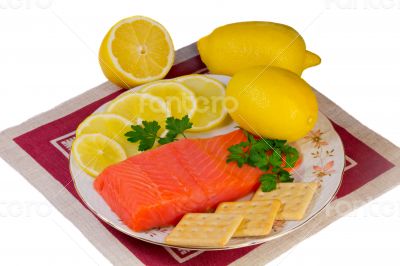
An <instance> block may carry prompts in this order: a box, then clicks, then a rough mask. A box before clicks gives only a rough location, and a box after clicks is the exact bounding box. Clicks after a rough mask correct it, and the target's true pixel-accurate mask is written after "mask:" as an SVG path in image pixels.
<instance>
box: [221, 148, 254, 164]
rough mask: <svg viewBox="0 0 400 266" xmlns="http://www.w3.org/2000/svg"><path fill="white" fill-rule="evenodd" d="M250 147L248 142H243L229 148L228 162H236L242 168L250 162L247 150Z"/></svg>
mask: <svg viewBox="0 0 400 266" xmlns="http://www.w3.org/2000/svg"><path fill="white" fill-rule="evenodd" d="M247 146H248V143H247V142H241V143H239V144H236V145H233V146H231V147H229V148H228V151H229V152H230V154H229V155H228V158H227V160H226V162H228V163H229V162H236V163H237V165H238V166H239V167H242V166H243V165H244V164H245V163H247V161H248V157H249V155H248V153H247V152H246V151H245V148H246V147H247Z"/></svg>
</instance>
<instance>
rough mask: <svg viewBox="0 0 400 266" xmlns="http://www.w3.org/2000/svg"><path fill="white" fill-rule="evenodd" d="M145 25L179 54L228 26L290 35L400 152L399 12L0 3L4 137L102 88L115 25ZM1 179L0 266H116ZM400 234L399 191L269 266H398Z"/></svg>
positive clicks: (387, 6)
mask: <svg viewBox="0 0 400 266" xmlns="http://www.w3.org/2000/svg"><path fill="white" fill-rule="evenodd" d="M137 14H140V15H146V16H149V17H152V18H154V19H156V20H158V21H159V22H161V23H162V24H163V25H164V26H165V27H166V28H167V29H168V30H169V32H170V34H171V36H172V38H173V40H174V43H175V47H176V48H180V47H182V46H185V45H187V44H189V43H192V42H193V41H195V40H197V39H198V38H200V37H201V36H203V35H205V34H208V33H209V32H210V31H211V30H212V29H213V28H215V27H217V26H220V25H222V24H226V23H228V22H233V21H242V20H268V21H275V22H281V23H285V24H289V25H291V26H293V27H294V28H296V29H297V30H298V31H299V32H300V33H301V34H302V35H303V37H304V38H305V40H306V43H307V46H308V49H309V50H311V51H313V52H315V53H317V54H319V55H320V56H321V57H322V64H321V65H320V66H318V67H316V68H312V69H309V70H306V71H305V73H304V75H303V77H304V78H305V79H306V80H307V81H308V82H309V83H310V84H311V85H313V86H314V87H315V88H317V89H318V90H319V91H321V92H322V93H324V94H325V95H327V96H328V97H329V98H331V99H332V100H334V101H335V102H336V103H337V104H339V105H340V106H342V107H343V108H344V109H345V110H346V111H347V112H349V113H351V114H352V115H353V116H355V117H356V118H357V119H359V120H360V121H361V122H362V123H364V124H366V125H367V126H368V127H370V128H372V129H373V130H374V131H376V132H378V133H380V134H381V135H383V136H384V137H386V138H387V139H389V140H391V141H392V142H394V143H395V144H396V145H398V146H399V145H400V125H399V120H400V119H399V115H400V111H399V110H400V107H399V106H400V93H399V90H400V86H399V85H400V84H399V74H400V73H399V72H400V48H399V47H400V30H399V25H400V0H315V1H311V0H309V1H298V0H293V1H285V0H280V1H265V0H264V1H250V0H246V1H243V0H242V1H233V0H229V1H221V0H219V1H206V0H202V1H172V0H169V1H148V0H147V1H134V0H118V1H111V0H108V1H99V0H86V1H77V0H69V1H60V0H0V32H1V39H0V90H1V91H0V95H1V96H0V114H1V115H0V128H1V129H5V128H7V127H10V126H13V125H16V124H18V123H21V122H23V121H24V120H26V119H28V118H30V117H31V116H33V115H35V114H38V113H40V112H44V111H46V110H48V109H50V108H52V107H53V106H55V105H57V104H59V103H61V102H63V101H65V100H67V99H69V98H71V97H73V96H76V95H78V94H80V93H82V92H84V91H85V90H87V89H89V88H92V87H94V86H96V85H98V84H100V83H102V82H104V81H105V78H104V77H103V75H102V72H101V70H100V67H99V66H98V62H97V50H98V48H99V45H100V42H101V40H102V38H103V35H104V34H105V33H106V31H107V30H108V29H109V27H111V26H112V25H113V24H114V23H115V22H117V21H118V20H119V19H122V18H124V17H127V16H131V15H137ZM371 163H373V162H371ZM0 171H1V174H0V181H1V185H0V264H2V265H17V264H18V265H22V264H30V265H56V264H57V265H59V264H61V265H70V264H75V265H80V264H82V265H96V264H101V265H107V264H109V262H108V261H107V259H105V258H104V257H103V256H102V255H101V254H100V253H99V252H98V251H97V250H96V249H95V248H94V247H93V246H92V245H91V244H90V243H89V242H88V240H86V238H85V237H84V236H83V235H82V234H81V233H80V232H79V231H78V230H77V229H76V228H75V227H74V226H73V225H72V224H71V223H70V222H69V221H68V220H66V219H65V218H64V217H63V216H62V215H61V214H60V213H59V212H58V211H57V210H56V209H55V208H54V207H52V206H51V205H50V203H48V201H47V200H46V199H45V198H44V197H43V196H42V195H41V194H40V193H39V192H38V191H36V190H35V189H34V188H33V187H32V186H31V185H30V184H28V183H27V182H26V181H25V179H24V178H22V177H21V176H20V175H19V174H18V173H17V172H16V171H15V170H13V169H12V168H11V167H9V166H8V165H7V164H6V163H5V162H3V161H2V160H0ZM399 222H400V188H396V189H394V190H392V191H391V192H389V193H387V194H385V195H384V196H382V197H380V198H378V199H376V200H374V201H373V202H371V203H369V204H367V205H365V206H364V207H362V208H360V209H358V210H357V211H355V212H352V213H351V214H349V215H348V216H346V217H345V218H343V219H341V220H339V221H337V222H335V223H333V224H331V225H330V226H328V227H327V228H326V229H324V230H323V231H322V232H320V233H318V234H317V235H315V236H312V237H310V238H308V239H307V240H306V241H304V242H302V243H301V244H299V245H298V246H296V247H295V248H293V249H292V250H289V251H288V252H286V253H285V254H283V255H282V256H281V257H279V258H277V259H276V260H274V261H273V262H272V265H303V264H307V265H321V264H322V263H323V264H324V265H338V264H339V265H340V264H341V265H350V264H355V265H376V264H383V265H399V263H400V259H399V255H398V248H399V246H398V243H399V242H398V241H399V239H400V230H399V229H398V225H399Z"/></svg>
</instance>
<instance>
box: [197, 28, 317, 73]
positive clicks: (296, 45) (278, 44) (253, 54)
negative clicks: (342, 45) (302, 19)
mask: <svg viewBox="0 0 400 266" xmlns="http://www.w3.org/2000/svg"><path fill="white" fill-rule="evenodd" d="M197 47H198V50H199V53H200V57H201V59H202V61H203V62H204V63H205V64H206V66H207V67H208V69H209V70H210V72H211V73H215V74H225V75H230V76H232V75H233V74H235V73H236V72H238V71H239V70H242V69H245V68H248V67H252V66H258V65H272V66H277V67H281V68H285V69H288V70H290V71H293V72H294V73H296V74H298V75H301V73H302V72H303V70H304V69H306V68H308V67H311V66H315V65H318V64H319V63H320V62H321V59H320V58H319V56H318V55H316V54H314V53H311V52H309V51H307V50H306V45H305V42H304V39H303V38H302V37H301V35H300V34H299V33H298V32H297V31H296V30H295V29H293V28H291V27H289V26H287V25H283V24H278V23H273V22H266V21H249V22H238V23H233V24H228V25H225V26H222V27H219V28H216V29H215V30H214V31H213V32H212V33H211V34H210V35H208V36H205V37H203V38H201V39H200V40H199V41H198V43H197Z"/></svg>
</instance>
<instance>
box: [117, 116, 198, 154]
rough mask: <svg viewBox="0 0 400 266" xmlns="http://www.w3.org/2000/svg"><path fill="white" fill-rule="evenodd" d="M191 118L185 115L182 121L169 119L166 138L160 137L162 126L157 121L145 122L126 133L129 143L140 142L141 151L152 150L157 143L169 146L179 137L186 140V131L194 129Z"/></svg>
mask: <svg viewBox="0 0 400 266" xmlns="http://www.w3.org/2000/svg"><path fill="white" fill-rule="evenodd" d="M192 125H193V124H192V123H191V122H190V120H189V116H188V115H185V116H184V117H182V119H178V118H174V117H168V118H167V120H166V126H165V128H166V129H167V130H168V132H167V134H166V135H165V137H159V136H158V131H159V130H160V129H161V126H160V125H159V124H158V122H157V121H143V122H142V124H141V125H133V126H131V128H132V131H129V132H127V133H125V136H126V137H127V140H128V141H129V142H139V147H138V149H139V151H146V150H149V149H151V148H152V147H153V146H154V144H155V142H156V141H158V143H160V144H162V145H163V144H167V143H170V142H173V141H175V140H176V139H177V137H178V136H179V135H181V136H183V137H184V138H186V136H185V133H184V131H185V130H187V129H190V128H192Z"/></svg>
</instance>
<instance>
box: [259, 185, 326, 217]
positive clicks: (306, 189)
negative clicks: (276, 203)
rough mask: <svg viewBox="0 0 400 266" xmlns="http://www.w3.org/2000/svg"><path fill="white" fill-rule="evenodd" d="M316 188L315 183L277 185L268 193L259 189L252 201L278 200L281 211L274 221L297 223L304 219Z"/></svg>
mask: <svg viewBox="0 0 400 266" xmlns="http://www.w3.org/2000/svg"><path fill="white" fill-rule="evenodd" d="M317 188H318V184H317V183H279V184H278V185H277V188H276V189H275V190H273V191H270V192H262V191H261V188H260V189H259V190H258V191H257V192H256V193H255V194H254V196H253V198H252V200H254V201H262V200H271V199H278V200H280V201H281V202H282V210H281V211H280V212H279V213H278V215H277V217H276V219H277V220H295V221H298V220H301V219H303V218H304V215H305V213H306V211H307V209H308V206H309V205H310V203H311V200H312V198H313V196H314V194H315V191H316V190H317Z"/></svg>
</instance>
